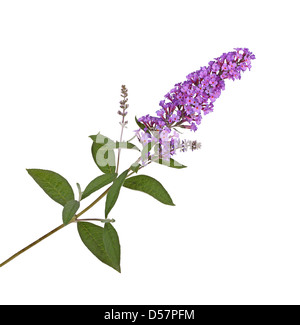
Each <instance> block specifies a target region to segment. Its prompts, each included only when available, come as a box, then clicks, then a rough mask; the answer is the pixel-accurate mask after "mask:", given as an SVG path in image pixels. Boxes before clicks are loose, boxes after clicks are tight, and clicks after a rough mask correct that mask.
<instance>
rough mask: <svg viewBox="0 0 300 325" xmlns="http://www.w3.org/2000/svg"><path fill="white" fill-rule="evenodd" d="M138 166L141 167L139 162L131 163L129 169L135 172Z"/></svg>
mask: <svg viewBox="0 0 300 325" xmlns="http://www.w3.org/2000/svg"><path fill="white" fill-rule="evenodd" d="M140 167H141V164H138V163H133V164H132V165H131V166H130V169H131V170H132V171H133V172H134V173H137V172H138V170H139V168H140Z"/></svg>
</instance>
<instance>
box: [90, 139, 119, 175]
mask: <svg viewBox="0 0 300 325" xmlns="http://www.w3.org/2000/svg"><path fill="white" fill-rule="evenodd" d="M103 146H104V144H101V143H96V142H93V144H92V156H93V159H94V161H95V163H96V165H97V166H98V167H99V169H100V170H101V171H102V172H103V173H105V174H114V173H115V171H116V157H115V153H114V151H113V150H101V148H102V147H103ZM99 149H100V150H99Z"/></svg>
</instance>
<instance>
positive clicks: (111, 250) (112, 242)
mask: <svg viewBox="0 0 300 325" xmlns="http://www.w3.org/2000/svg"><path fill="white" fill-rule="evenodd" d="M103 242H104V247H105V250H106V252H107V255H108V256H109V257H110V259H111V261H112V264H113V266H114V268H115V269H116V270H117V271H119V272H121V268H120V259H121V248H120V242H119V236H118V233H117V231H116V229H115V228H114V227H113V225H112V224H111V223H106V224H105V226H104V231H103Z"/></svg>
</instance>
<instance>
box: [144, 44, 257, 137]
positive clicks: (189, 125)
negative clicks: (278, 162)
mask: <svg viewBox="0 0 300 325" xmlns="http://www.w3.org/2000/svg"><path fill="white" fill-rule="evenodd" d="M254 59H255V55H254V54H253V53H252V52H250V51H249V50H248V49H247V48H244V49H243V48H236V49H235V51H233V52H228V53H223V54H222V55H221V56H220V57H218V58H216V59H215V60H214V61H210V62H209V64H208V66H206V67H202V68H200V69H199V70H197V71H195V72H192V73H190V74H189V75H187V80H186V81H184V82H181V83H177V84H176V85H175V86H174V88H173V89H171V90H170V92H168V93H167V94H166V95H165V98H166V99H167V102H166V100H162V101H161V102H160V103H159V105H160V107H161V109H159V110H158V111H157V112H156V114H157V116H158V117H153V116H149V115H146V116H143V117H141V118H140V119H139V121H140V122H142V123H143V124H144V125H145V126H146V127H147V128H148V129H149V130H153V131H162V130H163V129H164V128H165V127H168V128H169V129H170V128H172V127H181V128H184V129H190V130H192V131H196V130H197V126H196V124H197V125H199V124H200V121H201V114H202V111H203V114H204V115H206V114H208V113H210V112H212V111H213V103H214V102H215V101H216V99H217V98H219V97H220V95H221V91H222V90H224V89H225V82H224V80H225V79H231V80H236V79H241V72H244V71H246V70H247V69H249V70H250V68H251V60H254ZM195 123H196V124H195Z"/></svg>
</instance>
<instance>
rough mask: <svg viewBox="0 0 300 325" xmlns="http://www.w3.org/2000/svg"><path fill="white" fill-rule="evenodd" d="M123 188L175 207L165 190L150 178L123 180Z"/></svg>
mask: <svg viewBox="0 0 300 325" xmlns="http://www.w3.org/2000/svg"><path fill="white" fill-rule="evenodd" d="M123 186H124V187H127V188H130V189H131V190H136V191H141V192H144V193H147V194H149V195H151V196H152V197H154V198H155V199H157V200H158V201H160V202H161V203H164V204H168V205H175V204H174V203H173V201H172V199H171V197H170V195H169V193H168V192H167V191H166V190H165V188H164V187H163V186H162V185H161V183H160V182H158V181H157V180H156V179H154V178H152V177H150V176H146V175H138V176H133V177H130V178H128V179H126V180H125V182H124V185H123Z"/></svg>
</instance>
